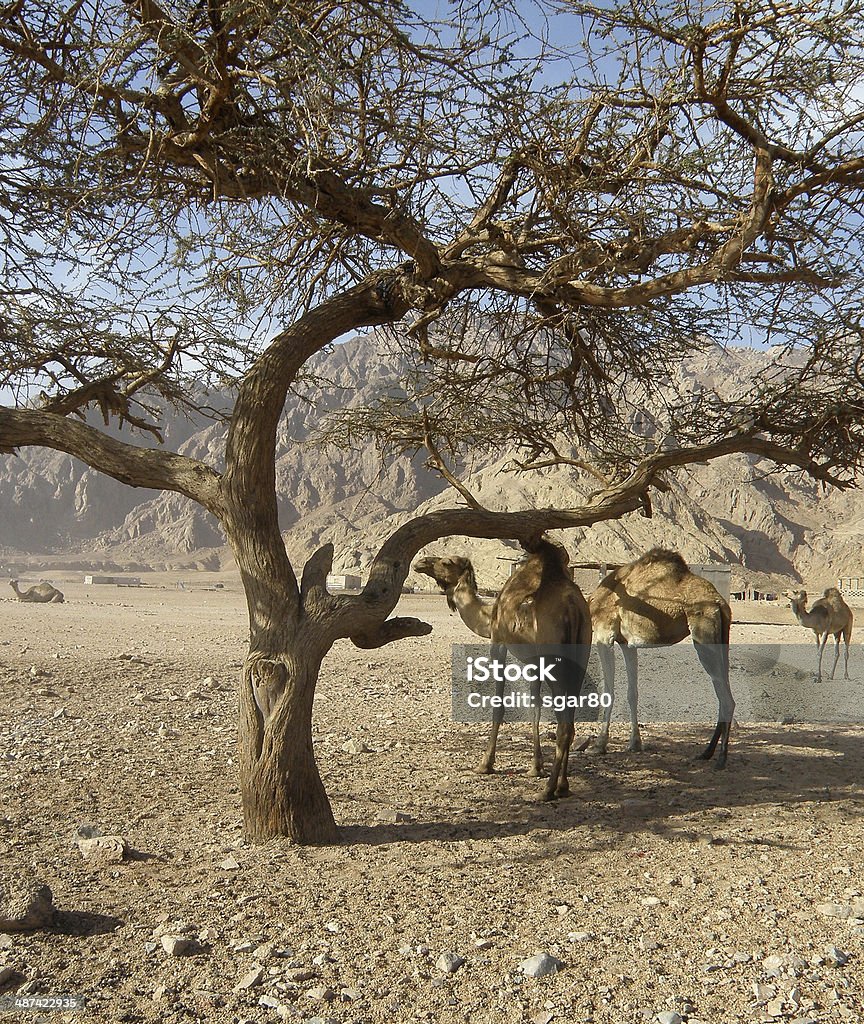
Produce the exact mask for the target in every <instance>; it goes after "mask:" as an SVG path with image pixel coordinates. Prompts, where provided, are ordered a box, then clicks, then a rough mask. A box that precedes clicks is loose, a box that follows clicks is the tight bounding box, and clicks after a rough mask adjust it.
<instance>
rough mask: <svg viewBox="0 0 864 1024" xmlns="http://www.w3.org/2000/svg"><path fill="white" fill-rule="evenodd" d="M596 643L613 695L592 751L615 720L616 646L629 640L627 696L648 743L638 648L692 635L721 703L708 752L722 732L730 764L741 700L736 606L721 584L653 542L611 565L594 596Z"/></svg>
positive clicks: (634, 744) (634, 735)
mask: <svg viewBox="0 0 864 1024" xmlns="http://www.w3.org/2000/svg"><path fill="white" fill-rule="evenodd" d="M588 607H589V608H590V610H591V622H592V625H593V629H594V643H595V644H596V646H597V653H598V655H599V657H600V665H601V668H602V670H603V686H604V690H605V692H606V694H607V695H608V696H609V697H610V698H611V700H610V701H609V703H608V706H607V707H606V715H605V720H604V723H603V726H602V727H601V731H600V735H599V736H598V737H597V739H596V740H595V741H594V742H593V743H592V745H591V748H590V749H591V751H592V752H599V753H603V752H605V750H606V745H607V743H608V742H609V722H610V719H611V716H612V700H614V696H615V653H614V649H613V644H618V645H619V646H620V647H621V653H622V654H623V656H624V665H625V667H626V669H627V684H628V685H627V698H628V701H629V704H630V749H631V750H634V751H638V750H641V749H642V738H641V736H640V734H639V718H638V711H637V704H638V700H639V685H638V656H637V650H638V648H640V647H664V646H669V645H671V644H677V643H679V642H680V641H681V640H683V639H684V638H685V637H687V636H691V637H692V638H693V645H694V647H695V648H696V653H697V655H698V656H699V661H700V662H701V663H702V667H703V668H704V669H705V671H706V672H707V673H708V675H709V676H710V677H711V682H712V683H713V684H714V691H715V693H716V694H717V700H718V703H719V714H718V719H717V728H716V729H715V730H714V735H713V736H712V737H711V742H710V743H709V744H708V746H707V747H706V748H705V751H704V752H703V753H702V754H701V755H700V756H701V757H702V758H703V759H704V760H706V761H707V760H709V759H710V758H711V757H712V755H713V754H714V750H715V748H716V746H717V742H718V740H719V741H720V754H719V756H718V758H717V767H718V768H722V767H723V766H724V765H725V764H726V754H727V750H728V747H729V732H730V729H731V726H732V714H733V712H734V710H735V701H734V700H733V698H732V691H731V689H730V688H729V627H730V625H731V622H732V613H731V611H730V610H729V605H728V604H727V603H726V601H724V600H723V598H722V597H721V596H720V594H719V593H718V592H717V590H716V589H715V588H714V587H713V586H712V585H711V584H710V583H709V582H708V581H707V580H705V579H703V578H702V577H701V576H696V575H695V574H694V573H692V572H691V571H690V569H689V567H688V565H687V563H686V562H685V561H684V559H683V558H682V557H681V556H680V555H679V554H676V553H675V552H674V551H665V550H663V549H662V548H652V549H651V550H650V551H648V552H647V553H646V554H644V555H643V556H642V557H641V558H638V559H637V560H636V561H635V562H631V563H630V564H629V565H624V566H621V568H619V569H616V570H615V571H614V572H611V573H610V574H609V575H608V576H607V577H606V578H605V579H604V580H603V581H602V582H601V583H600V585H599V586H598V587H597V589H596V590H595V591H594V593H593V594H592V595H591V597H590V598H589V599H588Z"/></svg>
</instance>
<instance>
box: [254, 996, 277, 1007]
mask: <svg viewBox="0 0 864 1024" xmlns="http://www.w3.org/2000/svg"><path fill="white" fill-rule="evenodd" d="M258 1005H259V1006H264V1007H266V1008H267V1009H268V1010H276V1009H278V1008H279V1006H280V1003H279V1000H278V999H277V998H276V997H275V996H259V997H258Z"/></svg>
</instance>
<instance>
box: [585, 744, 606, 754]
mask: <svg viewBox="0 0 864 1024" xmlns="http://www.w3.org/2000/svg"><path fill="white" fill-rule="evenodd" d="M585 753H586V754H588V755H589V756H590V757H603V756H604V755H605V753H606V744H605V743H589V744H588V746H587V747H586V748H585Z"/></svg>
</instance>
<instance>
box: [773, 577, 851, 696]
mask: <svg viewBox="0 0 864 1024" xmlns="http://www.w3.org/2000/svg"><path fill="white" fill-rule="evenodd" d="M785 596H786V597H787V598H789V602H790V604H791V605H792V611H793V612H794V613H795V618H796V619H797V620H798V621H799V622H800V623H801V625H802V626H805V627H806V628H807V629H812V630H813V632H814V633H815V635H816V652H817V657H816V677H815V681H816V682H817V683H821V682H822V654H823V652H824V651H825V644H826V643H827V642H828V635H829V633H833V634H834V664H833V665H832V666H831V678H832V679H833V678H834V673H835V672H836V671H837V662H838V661H839V660H840V637H841V636H842V637H843V640H844V641H845V643H846V651H845V654H846V657H845V659H844V665H843V669H844V671H843V678H844V679H848V678H849V642H850V640H851V638H852V609H851V608H850V607H849V605H848V604H846V602H845V601H844V600H843V598H842V597H841V596H840V591H839V590H838V589H837V588H836V587H829V588H828V589H827V590H826V591H825V593H824V594H823V595H822V597H820V598H819V599H818V600H816V601H814V602H813V606H812V607H811V608H810V610H809V611H808V610H807V591H806V590H788V591H787V592H786V594H785ZM820 637H821V638H822V639H821V642H820V639H819V638H820Z"/></svg>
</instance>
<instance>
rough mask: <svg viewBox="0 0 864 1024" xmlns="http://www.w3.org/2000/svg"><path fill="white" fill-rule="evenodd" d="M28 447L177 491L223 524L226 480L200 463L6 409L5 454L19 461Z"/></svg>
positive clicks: (1, 441)
mask: <svg viewBox="0 0 864 1024" xmlns="http://www.w3.org/2000/svg"><path fill="white" fill-rule="evenodd" d="M25 445H42V446H43V447H45V448H52V449H54V450H55V451H61V452H66V453H67V454H69V455H74V456H75V458H77V459H80V460H81V461H82V462H84V463H86V464H87V465H88V466H91V467H92V468H93V469H97V470H99V472H101V473H106V474H107V475H108V476H112V477H114V479H115V480H119V481H120V482H121V483H124V484H129V486H131V487H152V488H154V489H156V490H166V491H177V492H178V493H180V494H185V495H186V497H187V498H191V499H192V500H193V501H197V502H199V503H200V504H201V505H203V506H204V507H205V508H206V509H208V510H209V511H210V512H212V513H213V515H215V516H216V517H217V518H219V519H221V518H222V514H223V511H224V509H223V505H222V498H221V493H220V476H219V474H218V473H217V472H216V471H215V470H213V469H211V468H210V467H209V466H207V465H205V464H204V463H203V462H199V461H198V460H197V459H190V458H188V457H187V456H185V455H177V454H176V453H175V452H167V451H162V450H160V449H155V448H140V447H138V446H137V445H131V444H126V443H124V442H122V441H117V440H116V439H115V438H113V437H108V436H107V435H106V434H104V433H103V432H102V431H101V430H96V429H94V428H93V427H90V426H88V425H87V424H86V423H80V422H79V421H77V420H70V419H67V418H66V417H64V416H60V415H58V414H57V413H51V412H43V411H41V410H36V409H5V408H0V452H2V453H4V454H7V455H14V454H16V449H17V448H19V447H22V446H25Z"/></svg>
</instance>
